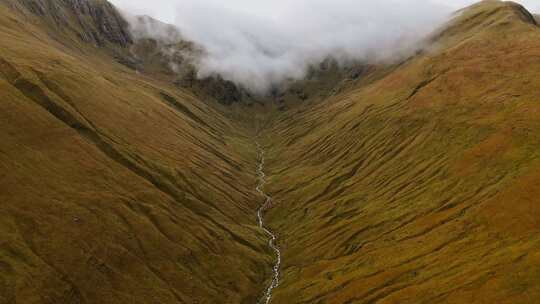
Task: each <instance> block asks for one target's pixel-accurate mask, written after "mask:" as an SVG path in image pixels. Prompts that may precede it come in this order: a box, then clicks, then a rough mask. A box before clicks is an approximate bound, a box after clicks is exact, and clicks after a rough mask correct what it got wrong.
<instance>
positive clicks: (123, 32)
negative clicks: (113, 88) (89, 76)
mask: <svg viewBox="0 0 540 304" xmlns="http://www.w3.org/2000/svg"><path fill="white" fill-rule="evenodd" d="M2 2H4V3H7V4H8V5H10V6H11V7H12V8H15V9H17V10H19V11H20V12H22V13H23V14H24V15H26V16H29V17H31V16H34V17H38V18H39V19H40V21H44V22H46V23H47V24H48V25H52V28H53V29H54V30H56V31H58V32H61V33H63V34H67V35H72V34H75V35H76V36H77V37H78V38H79V39H80V40H82V41H84V42H88V43H92V44H95V45H97V46H104V45H106V44H108V43H110V44H114V45H117V46H121V47H126V46H128V45H129V44H131V43H132V42H133V39H132V37H131V34H130V32H129V28H128V23H127V21H126V20H125V19H124V18H123V17H122V16H121V14H120V13H119V12H118V10H117V9H116V7H114V6H113V5H112V4H111V3H109V2H108V1H105V0H3V1H2Z"/></svg>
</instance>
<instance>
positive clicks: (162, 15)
mask: <svg viewBox="0 0 540 304" xmlns="http://www.w3.org/2000/svg"><path fill="white" fill-rule="evenodd" d="M110 1H111V2H112V3H114V4H115V5H116V6H118V7H119V8H123V9H125V10H129V11H131V12H133V13H135V14H147V15H150V16H152V17H154V18H157V19H159V20H162V21H165V22H169V23H173V22H174V19H175V18H176V16H177V13H176V8H177V6H178V5H179V4H181V3H182V2H190V1H189V0H187V1H186V0H152V1H148V0H110ZM200 1H202V2H204V1H206V0H200ZM361 1H363V0H359V2H361ZM382 1H384V0H382ZM435 1H436V2H439V3H442V4H444V5H447V6H450V7H453V8H455V9H459V8H462V7H464V6H466V5H469V4H473V3H475V2H477V1H475V0H435ZM290 2H294V0H290ZM328 2H332V0H328ZM515 2H518V3H521V4H522V5H524V6H525V7H526V8H527V9H528V10H529V11H531V12H536V13H540V0H517V1H515ZM223 3H225V4H226V5H227V6H230V7H233V8H234V7H242V6H248V7H250V8H253V7H255V6H260V8H261V10H268V12H269V13H270V12H272V11H273V9H275V6H279V5H281V3H283V2H282V1H279V0H278V1H275V0H227V1H225V0H224V1H223ZM276 3H277V5H276ZM216 17H219V16H216Z"/></svg>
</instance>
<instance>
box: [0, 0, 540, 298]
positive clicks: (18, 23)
mask: <svg viewBox="0 0 540 304" xmlns="http://www.w3.org/2000/svg"><path fill="white" fill-rule="evenodd" d="M139 18H145V17H139ZM535 18H536V19H538V17H537V16H533V15H531V14H530V13H529V12H527V11H526V10H525V9H524V8H523V7H521V6H519V5H517V4H514V3H511V2H500V1H483V2H481V3H479V4H477V5H474V6H472V7H469V8H466V9H464V10H462V11H461V12H459V13H457V14H456V15H455V17H454V19H453V20H451V21H449V23H448V24H446V25H445V26H444V27H443V28H441V29H439V30H437V31H435V32H434V34H433V35H432V36H431V37H430V38H429V39H427V40H426V41H425V43H426V47H425V48H424V50H423V51H421V52H418V53H417V54H415V55H414V56H412V57H410V58H406V59H404V60H402V61H401V62H397V63H392V64H384V65H382V64H377V65H371V64H367V63H357V64H355V65H354V66H349V67H347V68H340V67H339V66H338V65H336V64H334V63H333V62H332V60H330V59H329V60H328V61H326V62H323V63H321V65H320V66H318V67H313V71H311V73H309V77H308V78H307V79H305V80H303V81H298V82H295V83H290V84H288V85H289V86H288V87H287V88H285V89H282V90H280V91H277V92H273V94H271V95H269V96H262V97H260V96H252V95H251V94H249V93H248V92H246V91H245V90H243V89H242V88H238V87H236V86H234V84H232V83H230V82H226V81H223V80H222V79H202V80H201V79H196V78H195V77H194V75H195V74H194V71H193V69H194V67H193V66H192V65H191V64H190V63H189V62H188V61H185V58H183V57H181V56H176V55H177V54H176V53H174V52H173V54H172V56H173V58H172V60H174V63H175V64H178V66H179V67H181V69H182V73H178V70H177V71H174V69H172V68H171V65H170V60H171V57H170V56H171V54H164V53H163V52H161V51H160V50H162V48H161V47H159V46H160V44H166V45H167V46H168V47H170V48H171V47H172V48H174V49H176V50H189V51H190V52H198V51H199V50H198V49H197V46H195V45H193V44H191V43H190V42H188V41H160V40H159V39H153V38H150V37H143V36H137V35H134V32H133V29H132V28H130V27H129V25H128V22H127V21H126V20H124V17H122V16H121V15H120V14H119V13H118V11H117V10H116V8H115V7H114V6H112V5H111V4H109V3H108V2H107V1H105V0H0V96H1V98H0V99H1V100H2V102H1V103H0V107H2V108H1V109H0V113H1V114H0V130H2V131H1V132H0V201H1V202H2V204H0V240H1V241H0V304H4V303H6V304H8V303H9V304H11V303H104V304H107V303H141V304H142V303H200V304H201V303H257V301H258V299H260V298H261V296H262V293H263V292H264V290H265V289H266V287H267V285H268V284H269V281H270V279H271V275H272V272H271V271H272V269H271V267H272V265H273V263H274V260H275V256H274V252H273V251H272V249H271V248H270V247H269V246H268V245H267V242H268V236H267V235H266V234H265V233H264V231H262V230H261V229H259V227H258V225H257V217H256V214H257V210H258V208H259V207H260V205H261V204H262V203H263V197H261V195H260V193H258V192H257V191H256V187H257V185H258V183H259V181H258V180H257V173H259V172H257V163H258V161H259V159H258V154H257V153H258V151H257V146H256V141H258V142H259V143H261V145H262V147H263V148H264V150H265V151H266V153H265V156H266V159H265V160H266V162H265V168H264V170H265V172H266V174H267V184H266V185H265V189H264V190H265V192H266V193H267V194H269V195H271V196H272V197H273V201H272V204H271V206H270V208H269V209H268V210H267V211H266V214H265V217H266V222H267V223H268V224H269V226H270V228H271V229H272V231H274V232H275V233H276V235H277V236H278V245H279V247H280V249H281V253H282V264H281V272H280V273H281V278H280V285H279V286H278V288H276V289H275V290H274V297H273V298H272V301H271V303H535V301H536V299H538V298H540V285H539V282H540V254H539V253H540V236H539V235H540V234H539V232H540V204H539V197H540V193H539V192H540V174H539V173H538V172H540V170H539V169H540V158H539V157H540V132H539V131H540V104H539V103H538V102H540V93H539V92H540V62H539V61H538V58H540V27H539V26H538V22H537V21H536V20H535ZM144 21H145V22H147V23H150V24H153V26H167V25H165V24H161V23H158V21H155V20H151V19H144Z"/></svg>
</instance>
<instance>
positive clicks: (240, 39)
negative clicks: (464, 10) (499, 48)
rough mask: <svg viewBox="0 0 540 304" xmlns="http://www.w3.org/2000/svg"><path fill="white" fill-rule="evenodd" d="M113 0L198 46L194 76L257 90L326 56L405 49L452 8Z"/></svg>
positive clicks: (340, 0) (373, 55)
mask: <svg viewBox="0 0 540 304" xmlns="http://www.w3.org/2000/svg"><path fill="white" fill-rule="evenodd" d="M117 2H118V1H117ZM119 2H122V1H119ZM118 4H120V8H123V9H124V10H127V11H128V12H130V13H132V14H141V13H145V14H149V15H152V16H154V17H156V18H158V19H164V21H168V22H170V23H172V24H174V25H175V26H177V27H178V28H179V30H180V32H181V35H182V37H184V39H187V40H190V41H193V42H195V43H196V44H197V45H199V46H201V47H202V48H203V49H204V53H203V55H202V56H201V57H199V58H198V59H197V60H196V61H195V65H196V67H197V70H198V77H200V78H205V77H210V76H214V75H219V76H221V77H222V78H224V79H225V80H230V81H232V82H234V83H236V84H238V85H240V86H242V87H245V88H247V89H249V90H251V91H253V92H257V93H262V92H265V91H266V90H268V89H269V88H270V87H273V86H276V85H279V84H280V83H282V82H284V81H286V80H289V79H301V78H302V77H304V75H305V73H306V71H307V69H308V67H309V66H310V65H314V64H318V63H320V62H321V61H323V60H325V59H326V58H334V59H336V60H337V61H338V62H340V63H347V62H351V61H370V62H374V61H390V60H395V59H397V58H401V57H403V56H406V55H407V54H409V53H411V52H413V51H415V50H416V49H418V48H421V47H422V45H421V43H420V41H421V39H422V38H423V37H425V36H426V35H427V34H429V33H430V32H432V31H433V30H434V29H436V28H437V27H438V26H439V25H441V24H442V23H443V22H445V21H446V20H447V19H448V18H449V16H450V15H451V13H452V12H453V11H454V9H455V7H453V6H450V5H448V4H447V3H445V2H444V1H442V0H381V1H361V0H331V1H329V0H259V1H249V0H229V1H222V0H181V1H180V0H177V1H174V0H169V1H166V0H158V1H152V4H153V5H152V7H151V9H149V10H148V11H146V12H144V8H143V6H140V5H138V4H137V2H136V1H135V2H133V1H131V2H130V5H127V6H122V3H118ZM146 8H148V5H147V6H146ZM160 12H161V14H160ZM154 34H155V35H157V36H160V37H164V36H166V35H167V32H166V31H165V32H163V31H161V32H160V31H157V32H156V31H155V30H154Z"/></svg>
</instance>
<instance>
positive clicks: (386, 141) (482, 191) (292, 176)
mask: <svg viewBox="0 0 540 304" xmlns="http://www.w3.org/2000/svg"><path fill="white" fill-rule="evenodd" d="M431 43H433V44H432V46H431V47H430V48H428V49H430V52H425V53H424V54H421V55H419V56H416V57H414V58H412V59H410V60H408V61H407V62H404V63H403V64H401V65H399V66H398V67H397V68H396V69H395V70H394V71H393V72H392V73H389V74H387V75H386V76H384V77H382V78H381V79H379V80H376V81H374V82H371V83H368V84H367V85H361V82H359V84H358V85H357V86H356V87H355V86H353V87H352V88H350V89H347V90H345V91H343V92H341V93H339V94H336V95H334V96H332V97H330V98H327V99H326V100H324V101H323V102H319V103H310V104H307V105H305V106H300V107H298V108H296V109H293V110H291V111H287V112H285V113H280V114H274V115H273V116H272V117H270V118H269V119H268V120H267V122H266V125H267V127H266V128H263V129H262V131H261V135H262V136H264V137H265V140H264V143H265V147H266V149H267V150H268V154H267V155H268V162H267V164H268V174H269V176H270V180H269V182H268V189H267V190H268V191H267V192H269V193H271V194H272V195H273V196H274V198H275V201H274V205H273V208H272V209H271V211H269V215H268V216H269V222H270V223H272V228H273V229H274V230H275V231H277V232H278V233H279V237H280V240H281V241H280V246H281V247H282V251H283V270H282V273H283V276H284V277H283V280H282V285H281V287H280V288H278V289H277V290H276V298H275V300H274V302H273V303H536V302H537V301H538V299H540V285H539V284H538V283H539V282H540V236H539V232H540V201H539V198H540V196H539V194H540V193H539V191H540V174H539V173H538V172H539V171H540V158H539V157H540V152H539V151H540V103H539V102H540V93H539V92H540V61H539V60H538V59H539V58H540V28H539V27H538V26H537V25H536V23H535V22H534V21H533V19H532V18H531V15H530V14H528V12H526V11H524V10H523V8H522V7H520V6H517V5H515V4H512V3H503V2H497V1H486V2H483V3H481V4H479V5H476V6H473V7H471V8H468V9H466V10H464V11H463V12H461V13H460V14H459V16H457V17H456V19H455V20H453V21H452V22H451V23H450V24H449V25H448V26H447V27H445V28H444V29H443V30H442V31H441V32H440V33H438V34H437V35H435V36H434V37H433V38H432V39H431Z"/></svg>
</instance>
